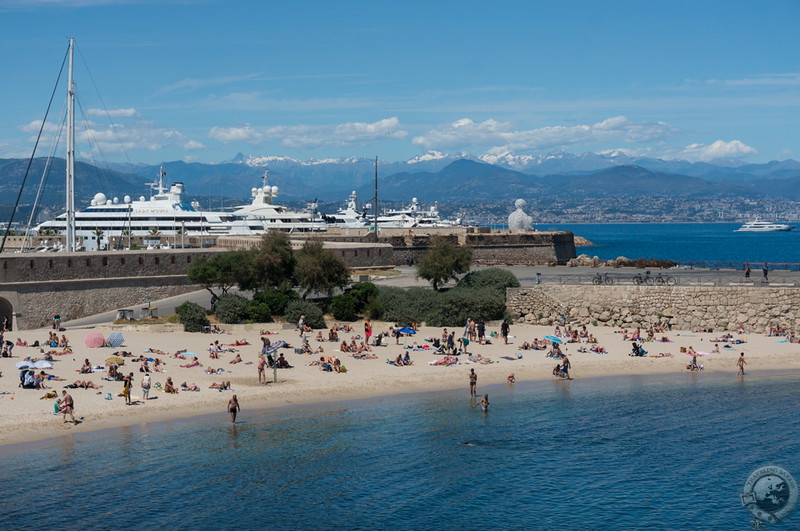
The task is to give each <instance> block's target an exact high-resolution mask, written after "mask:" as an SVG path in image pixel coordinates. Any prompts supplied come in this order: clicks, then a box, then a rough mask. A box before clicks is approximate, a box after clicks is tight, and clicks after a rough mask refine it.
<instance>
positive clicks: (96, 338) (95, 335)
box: [84, 332, 106, 348]
mask: <svg viewBox="0 0 800 531" xmlns="http://www.w3.org/2000/svg"><path fill="white" fill-rule="evenodd" d="M105 340H106V338H105V337H103V334H101V333H100V332H92V333H91V334H89V335H87V336H86V339H85V340H84V343H85V344H86V346H87V347H89V348H99V347H102V346H103V343H104V342H105Z"/></svg>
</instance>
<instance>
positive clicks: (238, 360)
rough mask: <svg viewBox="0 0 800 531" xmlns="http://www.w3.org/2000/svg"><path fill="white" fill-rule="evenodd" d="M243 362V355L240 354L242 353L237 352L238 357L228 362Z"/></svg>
mask: <svg viewBox="0 0 800 531" xmlns="http://www.w3.org/2000/svg"><path fill="white" fill-rule="evenodd" d="M241 362H242V357H241V356H240V355H239V354H238V353H237V354H236V357H234V358H233V359H232V360H231V361H229V362H228V363H230V364H233V363H241Z"/></svg>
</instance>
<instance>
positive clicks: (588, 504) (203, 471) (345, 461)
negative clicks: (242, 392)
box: [0, 367, 800, 529]
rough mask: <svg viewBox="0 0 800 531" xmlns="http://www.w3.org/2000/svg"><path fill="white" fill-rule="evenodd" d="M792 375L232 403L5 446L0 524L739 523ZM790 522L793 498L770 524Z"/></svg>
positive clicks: (777, 445) (789, 407)
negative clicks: (231, 413)
mask: <svg viewBox="0 0 800 531" xmlns="http://www.w3.org/2000/svg"><path fill="white" fill-rule="evenodd" d="M577 369H580V368H579V367H578V368H577ZM578 374H580V371H579V370H578ZM798 381H800V371H785V372H781V373H753V374H748V375H747V377H745V378H739V377H736V376H732V375H730V374H725V375H721V374H720V375H717V374H676V375H668V376H655V377H616V378H599V379H586V380H583V379H581V378H577V379H576V380H574V381H572V382H551V381H545V382H535V383H518V384H517V385H515V386H513V387H507V386H495V387H484V388H479V391H481V392H488V393H489V395H490V399H491V403H492V406H491V411H490V412H489V413H487V414H484V413H482V412H481V411H480V409H479V408H474V409H473V408H471V407H470V401H469V398H468V396H467V390H466V386H465V389H464V390H459V391H450V392H441V393H429V394H419V395H408V396H402V397H388V398H382V399H372V400H361V401H352V402H343V403H340V404H337V405H318V406H313V407H312V406H308V407H295V408H288V409H280V410H262V411H259V410H257V409H255V408H254V406H253V405H252V404H243V406H244V407H245V410H244V411H243V413H242V416H241V420H242V422H241V424H238V425H236V426H235V427H234V426H231V425H230V423H229V419H228V418H227V417H226V416H225V415H224V414H220V415H214V416H210V417H203V418H198V419H193V420H187V421H175V422H164V423H158V424H150V425H143V426H135V427H130V428H126V429H120V430H108V431H103V432H99V433H94V434H86V435H79V436H75V437H69V438H67V437H65V438H60V439H56V440H51V441H47V442H46V443H36V444H28V445H19V446H14V447H7V448H5V449H4V453H3V454H2V465H3V466H2V467H0V488H1V489H2V492H1V493H0V529H61V528H67V529H69V528H77V527H80V528H82V529H87V528H88V529H119V528H132V529H152V528H166V529H169V528H179V529H186V528H194V529H219V528H224V527H232V526H234V525H236V526H237V527H241V528H244V529H256V528H257V529H264V528H269V529H298V528H299V529H305V528H321V529H334V528H338V529H484V528H489V529H652V528H666V529H747V528H749V525H750V520H751V517H750V515H749V513H748V512H747V510H746V509H745V508H744V507H742V506H741V502H740V498H739V496H740V493H741V490H742V486H743V484H744V482H745V480H746V478H747V476H748V474H749V473H750V472H752V471H753V470H755V469H756V468H758V467H761V466H764V465H769V464H773V465H778V466H783V467H784V468H786V469H787V470H789V471H790V472H792V473H793V474H794V475H795V477H796V478H800V418H798V415H797V396H798V391H800V384H798ZM224 401H225V397H221V399H220V403H221V405H222V404H223V403H224ZM78 405H79V404H78ZM79 406H80V405H79ZM54 421H55V420H54ZM799 526H800V510H798V511H795V513H794V514H793V515H791V516H790V517H789V520H788V521H787V522H785V523H784V524H782V525H781V526H780V528H784V529H797V528H798V527H799Z"/></svg>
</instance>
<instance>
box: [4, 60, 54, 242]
mask: <svg viewBox="0 0 800 531" xmlns="http://www.w3.org/2000/svg"><path fill="white" fill-rule="evenodd" d="M68 57H69V47H67V52H66V53H65V54H64V60H63V61H61V69H60V70H59V71H58V77H57V78H56V84H55V86H53V92H52V93H51V94H50V101H49V102H48V103H47V110H46V111H45V113H44V119H43V120H42V125H41V127H39V134H38V135H37V136H36V143H35V144H34V145H33V153H31V158H30V159H28V167H27V168H25V175H24V176H23V177H22V185H20V187H19V193H17V200H16V202H15V203H14V208H13V209H12V210H11V217H10V218H9V219H8V225H7V226H6V230H5V232H4V233H3V241H2V242H0V253H2V252H3V249H5V248H6V240H7V239H8V232H9V231H10V230H11V224H12V223H13V222H14V214H16V213H17V208H19V200H20V199H21V198H22V190H23V189H24V188H25V182H26V181H27V180H28V174H29V173H30V171H31V165H32V164H33V158H34V157H35V156H36V148H37V147H39V141H40V140H41V139H42V132H43V131H44V126H45V124H46V123H47V116H48V115H49V114H50V107H51V106H52V105H53V99H54V98H55V97H56V90H58V83H59V81H61V74H63V73H64V65H65V64H67V58H68Z"/></svg>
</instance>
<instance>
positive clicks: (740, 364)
mask: <svg viewBox="0 0 800 531" xmlns="http://www.w3.org/2000/svg"><path fill="white" fill-rule="evenodd" d="M745 365H747V362H746V361H744V352H742V353H741V354H739V359H738V360H736V366H737V367H739V372H737V373H736V374H741V375H744V366H745Z"/></svg>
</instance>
